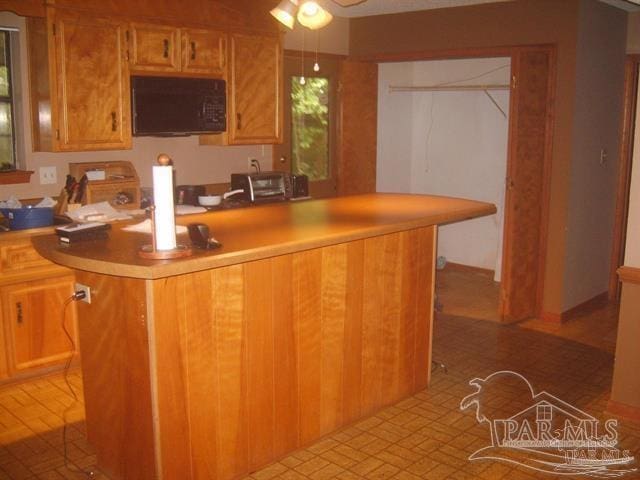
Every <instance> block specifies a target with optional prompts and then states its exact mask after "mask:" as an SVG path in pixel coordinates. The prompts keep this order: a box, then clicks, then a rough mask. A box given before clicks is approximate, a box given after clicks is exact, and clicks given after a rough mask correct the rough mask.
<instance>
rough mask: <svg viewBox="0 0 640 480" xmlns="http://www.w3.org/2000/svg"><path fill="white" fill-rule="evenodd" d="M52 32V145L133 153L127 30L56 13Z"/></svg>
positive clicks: (94, 20) (120, 25) (88, 19)
mask: <svg viewBox="0 0 640 480" xmlns="http://www.w3.org/2000/svg"><path fill="white" fill-rule="evenodd" d="M56 13H57V12H56ZM52 30H53V35H54V38H55V42H54V49H55V71H54V72H53V73H54V76H52V78H51V83H52V86H53V85H56V83H57V94H58V95H57V102H55V103H56V104H57V105H56V106H57V108H56V109H54V112H53V113H54V115H56V112H57V119H56V120H57V127H56V131H55V137H56V140H57V142H55V143H54V145H57V147H58V148H57V149H58V150H60V151H65V150H69V151H73V150H106V149H119V148H130V147H131V128H130V125H129V123H130V122H129V117H130V114H129V72H128V67H127V63H126V61H125V55H124V51H125V49H124V45H125V41H126V40H125V29H124V27H123V25H122V24H120V23H117V22H113V21H109V20H105V19H99V18H95V17H88V16H77V15H70V16H65V15H58V14H57V15H56V18H55V21H54V24H53V29H52ZM52 90H53V87H52Z"/></svg>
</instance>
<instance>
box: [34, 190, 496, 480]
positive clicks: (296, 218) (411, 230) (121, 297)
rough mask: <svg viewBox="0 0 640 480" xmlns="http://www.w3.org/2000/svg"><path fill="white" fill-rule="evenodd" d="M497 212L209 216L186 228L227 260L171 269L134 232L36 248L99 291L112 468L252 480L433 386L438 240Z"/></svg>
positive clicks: (210, 258)
mask: <svg viewBox="0 0 640 480" xmlns="http://www.w3.org/2000/svg"><path fill="white" fill-rule="evenodd" d="M494 212H495V207H494V206H493V205H491V204H487V203H482V202H474V201H469V200H461V199H452V198H445V197H434V196H417V195H396V194H367V195H356V196H351V197H341V198H335V199H328V200H311V201H305V202H296V203H293V202H292V203H286V204H285V203H283V204H277V205H268V206H260V207H251V208H245V209H237V210H226V211H219V212H210V213H206V214H200V215H191V216H186V217H178V223H182V224H187V223H191V222H202V223H206V224H208V225H209V227H210V229H211V232H212V234H213V235H214V236H215V237H216V238H217V239H218V240H219V241H220V242H221V243H222V244H223V246H222V248H220V249H217V250H212V251H202V250H200V251H197V250H196V251H195V254H194V255H193V256H192V257H190V258H186V259H178V260H162V261H153V260H145V259H142V258H140V257H139V256H138V255H137V250H138V248H139V247H140V246H141V245H142V244H145V243H149V236H148V235H144V234H139V233H130V232H125V231H122V230H121V227H120V226H114V228H113V229H112V231H111V234H110V238H109V239H108V240H101V241H96V242H89V243H78V244H75V245H72V246H70V247H63V246H60V245H59V244H58V242H57V239H56V238H55V236H52V235H48V236H43V237H38V238H35V239H34V240H33V242H34V244H35V246H36V249H37V250H38V252H39V253H40V254H41V255H42V256H44V257H45V258H48V259H49V260H52V261H54V262H56V263H59V264H61V265H64V266H67V267H70V268H73V269H74V270H75V271H76V278H77V281H78V282H80V283H82V284H84V285H88V286H90V287H91V291H92V297H91V303H90V304H86V303H79V304H78V328H79V336H80V350H81V352H82V373H83V378H84V392H85V407H86V423H87V433H88V437H89V441H90V442H91V444H92V445H93V446H94V447H95V449H96V452H97V455H98V464H99V466H100V467H101V468H102V469H103V470H104V471H105V472H106V473H107V474H109V475H111V476H112V478H114V479H117V478H122V479H140V480H143V479H144V480H149V479H154V478H157V479H164V480H174V479H181V480H182V479H185V480H186V479H221V480H225V479H232V478H238V477H242V476H244V475H246V474H248V473H250V472H252V471H254V470H256V469H258V468H260V467H262V466H264V465H266V464H268V463H270V462H272V461H274V460H276V459H278V458H279V457H282V456H284V455H285V454H287V453H288V452H291V451H293V450H296V449H298V448H300V447H302V446H304V445H307V444H309V443H311V442H313V441H314V440H316V439H318V438H320V437H322V436H323V435H326V434H328V433H330V432H332V431H334V430H336V429H337V428H339V427H341V426H343V425H345V424H349V423H351V422H354V421H355V420H357V419H359V418H362V417H364V416H367V415H371V414H372V413H374V412H376V411H377V410H378V409H380V408H381V407H383V406H385V405H389V404H391V403H394V402H396V401H398V400H399V399H402V398H405V397H407V396H409V395H411V394H412V393H414V392H417V391H419V390H422V389H424V388H426V387H427V385H428V382H429V371H430V361H431V327H432V319H433V289H434V272H435V265H434V260H435V252H436V232H437V225H438V224H442V223H450V222H455V221H460V220H464V219H469V218H474V217H478V216H482V215H489V214H492V213H494ZM179 240H180V239H179ZM184 241H186V239H185V240H184Z"/></svg>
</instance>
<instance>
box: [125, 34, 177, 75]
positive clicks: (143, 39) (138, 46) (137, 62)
mask: <svg viewBox="0 0 640 480" xmlns="http://www.w3.org/2000/svg"><path fill="white" fill-rule="evenodd" d="M129 32H130V33H129V42H130V55H131V68H132V69H135V70H140V71H147V72H178V71H180V42H179V38H180V31H179V30H178V29H177V28H174V27H168V26H165V25H148V24H141V23H132V24H131V26H130V30H129Z"/></svg>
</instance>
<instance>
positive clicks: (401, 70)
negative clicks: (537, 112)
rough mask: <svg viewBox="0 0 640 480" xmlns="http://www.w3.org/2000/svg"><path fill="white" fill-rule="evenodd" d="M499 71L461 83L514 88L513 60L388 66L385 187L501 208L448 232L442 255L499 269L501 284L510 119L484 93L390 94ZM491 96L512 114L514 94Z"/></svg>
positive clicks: (381, 149)
mask: <svg viewBox="0 0 640 480" xmlns="http://www.w3.org/2000/svg"><path fill="white" fill-rule="evenodd" d="M501 67H504V68H501ZM496 69H497V70H496ZM491 70H496V71H495V72H492V73H490V74H487V75H483V76H482V77H480V78H475V79H471V80H468V81H465V82H460V83H457V84H489V83H498V84H508V83H509V77H510V60H509V59H508V58H493V59H465V60H443V61H429V62H414V63H388V64H381V65H380V68H379V92H378V95H379V96H378V99H379V100H378V101H379V103H378V177H377V178H378V183H377V189H378V191H383V192H392V191H395V192H411V193H428V194H434V195H449V196H456V197H464V198H471V199H475V200H482V201H488V202H492V203H494V204H496V206H497V207H498V214H497V215H492V216H490V217H483V218H478V219H475V220H471V221H466V222H462V223H458V224H453V225H447V226H444V227H442V228H440V235H439V240H438V255H443V256H445V257H447V260H449V261H451V262H456V263H461V264H464V265H471V266H476V267H481V268H487V269H491V270H495V272H496V275H495V278H496V280H499V278H500V273H501V259H502V220H503V216H504V215H503V207H504V179H505V176H506V159H507V137H508V125H509V122H508V118H505V117H504V116H503V114H502V113H500V111H499V110H498V109H497V108H496V106H495V105H493V103H492V102H491V100H490V99H489V98H488V97H487V96H486V94H485V93H484V92H417V93H390V92H389V85H416V86H418V85H436V84H442V83H448V82H453V81H457V80H461V79H470V78H471V77H475V76H478V75H481V74H483V73H486V72H489V71H491ZM491 95H492V96H493V97H494V99H495V100H496V102H497V103H498V104H499V105H500V107H501V108H502V110H503V111H504V112H505V113H506V114H507V115H508V112H509V92H508V91H493V92H491ZM469 240H471V242H469Z"/></svg>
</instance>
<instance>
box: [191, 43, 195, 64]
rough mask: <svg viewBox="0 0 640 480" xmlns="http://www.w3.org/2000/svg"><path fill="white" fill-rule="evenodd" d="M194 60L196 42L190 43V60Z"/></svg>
mask: <svg viewBox="0 0 640 480" xmlns="http://www.w3.org/2000/svg"><path fill="white" fill-rule="evenodd" d="M195 59H196V42H191V60H195Z"/></svg>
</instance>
